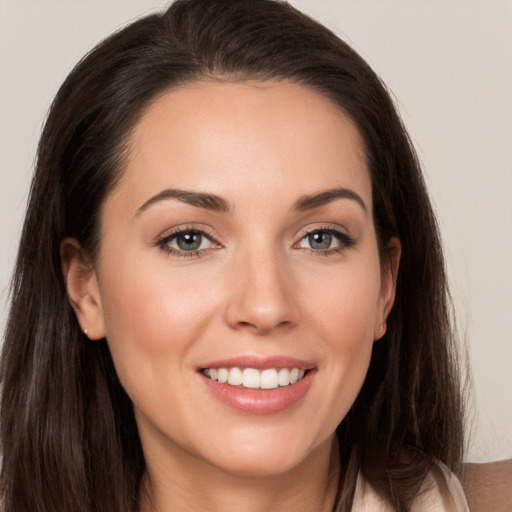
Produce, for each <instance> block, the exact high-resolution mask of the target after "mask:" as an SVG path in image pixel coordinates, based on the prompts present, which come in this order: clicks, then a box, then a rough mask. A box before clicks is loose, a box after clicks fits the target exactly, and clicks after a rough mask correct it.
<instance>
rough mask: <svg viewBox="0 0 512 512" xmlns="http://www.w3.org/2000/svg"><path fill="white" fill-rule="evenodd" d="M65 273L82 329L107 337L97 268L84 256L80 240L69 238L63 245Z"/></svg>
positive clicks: (72, 303)
mask: <svg viewBox="0 0 512 512" xmlns="http://www.w3.org/2000/svg"><path fill="white" fill-rule="evenodd" d="M60 258H61V262H62V274H63V276H64V283H65V285H66V290H67V293H68V298H69V302H70V303H71V306H72V307H73V309H74V310H75V313H76V316H77V319H78V322H79V324H80V326H81V328H82V331H84V332H85V333H86V335H87V336H88V337H89V338H90V339H94V340H99V339H101V338H104V337H105V335H106V332H105V323H104V319H103V309H102V307H101V297H100V293H99V287H98V281H97V278H96V272H95V270H94V268H93V267H92V265H90V264H89V263H88V262H86V261H85V260H84V256H83V252H82V249H81V247H80V244H79V242H78V241H77V240H75V239H74V238H66V239H64V240H63V242H62V243H61V245H60Z"/></svg>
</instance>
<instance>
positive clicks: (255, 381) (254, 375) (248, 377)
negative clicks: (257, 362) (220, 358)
mask: <svg viewBox="0 0 512 512" xmlns="http://www.w3.org/2000/svg"><path fill="white" fill-rule="evenodd" d="M234 369H235V368H232V369H231V370H230V371H233V370H234ZM243 376H244V381H243V384H244V388H254V389H256V388H259V387H260V372H259V371H258V370H255V369H254V368H246V369H245V370H244V373H243Z"/></svg>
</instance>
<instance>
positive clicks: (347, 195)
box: [291, 187, 367, 213]
mask: <svg viewBox="0 0 512 512" xmlns="http://www.w3.org/2000/svg"><path fill="white" fill-rule="evenodd" d="M335 199H351V200H353V201H355V202H356V203H357V204H358V205H359V206H360V207H361V208H362V209H363V210H364V212H365V213H366V212H367V208H366V204H365V203H364V201H363V199H362V198H361V196H360V195H359V194H357V193H356V192H354V191H353V190H351V189H349V188H342V187H340V188H333V189H329V190H324V191H323V192H320V193H318V194H314V195H311V196H307V195H306V196H302V197H300V198H299V199H298V200H297V201H296V202H295V204H294V205H293V207H292V210H291V211H305V210H312V209H313V208H318V207H319V206H324V205H326V204H328V203H330V202H332V201H334V200H335Z"/></svg>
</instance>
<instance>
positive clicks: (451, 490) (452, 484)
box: [352, 467, 469, 512]
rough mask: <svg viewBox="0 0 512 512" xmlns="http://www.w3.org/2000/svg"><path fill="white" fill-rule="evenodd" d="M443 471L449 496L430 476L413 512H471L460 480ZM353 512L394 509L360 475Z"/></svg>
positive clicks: (386, 511) (388, 510)
mask: <svg viewBox="0 0 512 512" xmlns="http://www.w3.org/2000/svg"><path fill="white" fill-rule="evenodd" d="M443 471H444V472H445V473H446V482H447V486H448V489H447V491H448V494H447V493H446V492H442V489H441V488H440V486H439V485H438V483H437V482H436V480H435V479H434V477H433V476H430V477H429V478H427V479H426V480H427V481H426V482H425V484H424V485H423V489H425V491H423V492H420V493H419V494H418V497H417V498H416V500H415V501H414V503H413V506H412V508H411V512H469V507H468V504H467V502H466V498H465V496H464V491H463V490H462V486H461V485H460V482H459V480H458V479H457V477H456V476H455V475H454V474H453V473H451V472H450V471H448V470H447V469H446V468H444V467H443ZM352 512H393V508H392V507H391V506H390V505H389V504H388V503H387V502H386V501H385V500H384V498H382V497H380V495H379V494H377V493H376V492H375V490H374V489H373V488H372V487H371V486H370V485H369V484H368V483H367V482H366V481H365V480H364V478H363V477H361V475H359V476H358V479H357V485H356V490H355V495H354V502H353V505H352Z"/></svg>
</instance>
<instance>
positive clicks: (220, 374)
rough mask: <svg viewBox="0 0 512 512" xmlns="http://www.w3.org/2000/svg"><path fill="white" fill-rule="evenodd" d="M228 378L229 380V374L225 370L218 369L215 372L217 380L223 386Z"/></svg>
mask: <svg viewBox="0 0 512 512" xmlns="http://www.w3.org/2000/svg"><path fill="white" fill-rule="evenodd" d="M228 378H229V373H228V370H227V369H226V368H219V369H218V370H217V380H218V381H219V382H221V383H222V384H224V383H225V382H227V381H228Z"/></svg>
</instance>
